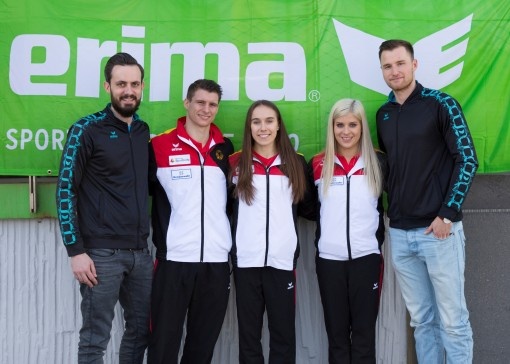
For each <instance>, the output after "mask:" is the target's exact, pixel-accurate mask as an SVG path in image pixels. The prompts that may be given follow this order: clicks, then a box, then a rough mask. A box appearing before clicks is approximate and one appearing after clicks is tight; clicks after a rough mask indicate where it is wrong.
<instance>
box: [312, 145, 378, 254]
mask: <svg viewBox="0 0 510 364" xmlns="http://www.w3.org/2000/svg"><path fill="white" fill-rule="evenodd" d="M323 160H324V153H321V154H318V155H316V156H314V157H313V158H312V159H311V161H310V164H311V166H310V167H311V168H310V169H309V170H310V171H311V173H313V181H314V183H315V186H316V188H317V194H318V199H319V206H320V207H319V218H318V219H317V234H316V242H315V244H316V246H317V252H318V255H319V256H320V257H321V258H324V259H332V260H351V259H356V258H360V257H363V256H366V255H369V254H380V249H379V247H380V244H382V241H383V240H384V221H383V207H382V199H381V198H380V197H379V196H374V194H373V193H372V192H371V191H370V189H369V187H368V184H367V182H366V179H365V176H364V174H363V168H364V162H363V158H362V157H361V156H360V157H359V158H358V160H357V161H356V163H355V164H354V166H352V168H351V169H350V170H349V171H348V172H346V170H345V169H344V168H343V166H342V164H341V163H340V160H339V159H338V157H337V158H335V168H334V172H333V180H332V182H331V185H330V186H329V189H328V192H327V195H326V196H324V193H323V182H322V179H321V173H322V167H323Z"/></svg>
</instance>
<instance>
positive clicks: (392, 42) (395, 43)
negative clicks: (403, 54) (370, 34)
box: [379, 39, 414, 59]
mask: <svg viewBox="0 0 510 364" xmlns="http://www.w3.org/2000/svg"><path fill="white" fill-rule="evenodd" d="M398 47H404V48H405V49H406V51H407V53H409V54H410V55H411V59H414V49H413V45H412V44H411V43H409V42H408V41H407V40H402V39H389V40H385V41H384V42H382V43H381V45H380V46H379V59H381V54H382V52H384V51H392V50H394V49H395V48H398Z"/></svg>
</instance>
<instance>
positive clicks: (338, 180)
mask: <svg viewBox="0 0 510 364" xmlns="http://www.w3.org/2000/svg"><path fill="white" fill-rule="evenodd" d="M344 183H345V177H344V176H333V178H332V179H331V186H334V185H343V184H344Z"/></svg>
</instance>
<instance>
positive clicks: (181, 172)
mask: <svg viewBox="0 0 510 364" xmlns="http://www.w3.org/2000/svg"><path fill="white" fill-rule="evenodd" d="M190 178H191V169H189V168H185V169H173V170H172V180H177V179H190Z"/></svg>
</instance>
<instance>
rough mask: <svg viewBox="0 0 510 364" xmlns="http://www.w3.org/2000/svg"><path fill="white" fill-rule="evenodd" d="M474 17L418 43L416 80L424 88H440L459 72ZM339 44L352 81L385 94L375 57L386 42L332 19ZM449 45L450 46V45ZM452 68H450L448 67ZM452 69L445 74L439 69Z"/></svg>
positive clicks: (451, 81)
mask: <svg viewBox="0 0 510 364" xmlns="http://www.w3.org/2000/svg"><path fill="white" fill-rule="evenodd" d="M472 20H473V14H471V15H469V16H467V17H465V18H464V19H462V20H460V21H458V22H457V23H454V24H452V25H450V26H448V27H446V28H444V29H441V30H440V31H438V32H436V33H433V34H431V35H429V36H427V37H425V38H423V39H421V40H419V41H418V42H416V43H415V44H414V45H413V47H414V56H415V58H416V59H417V60H418V69H417V70H416V79H417V80H418V81H420V80H421V79H422V80H423V84H424V86H426V87H430V88H434V89H441V88H443V87H445V86H447V85H449V84H451V83H453V82H454V81H455V80H457V79H458V78H459V77H460V75H461V73H462V67H463V66H464V61H462V60H461V59H462V57H463V56H464V55H465V54H466V50H467V45H468V40H469V37H468V36H467V34H468V33H469V32H470V31H471V21H472ZM333 24H334V26H335V30H336V34H337V37H338V41H339V42H340V47H341V48H342V52H343V54H344V57H345V61H346V63H347V69H348V71H349V75H350V77H351V80H352V81H353V82H354V83H357V84H358V85H360V86H363V87H366V88H368V89H370V90H373V91H376V92H379V93H381V94H384V95H387V94H388V93H389V92H390V89H389V87H388V86H387V85H386V83H385V82H384V79H383V77H382V74H381V71H380V67H381V65H380V63H379V58H378V56H377V55H378V52H379V45H381V43H382V42H383V41H384V40H385V39H382V38H379V37H376V36H373V35H371V34H368V33H365V32H362V31H361V30H358V29H355V28H352V27H349V26H347V25H345V24H343V23H341V22H339V21H338V20H335V19H333ZM452 43H453V45H452V46H449V45H450V44H452ZM451 65H452V66H451ZM448 66H451V67H449V68H447V69H446V70H444V71H441V69H443V68H445V67H448Z"/></svg>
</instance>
